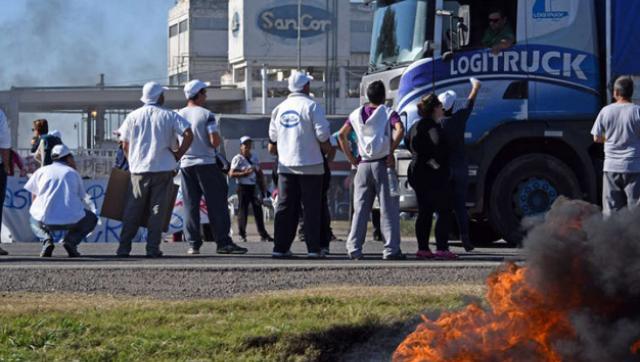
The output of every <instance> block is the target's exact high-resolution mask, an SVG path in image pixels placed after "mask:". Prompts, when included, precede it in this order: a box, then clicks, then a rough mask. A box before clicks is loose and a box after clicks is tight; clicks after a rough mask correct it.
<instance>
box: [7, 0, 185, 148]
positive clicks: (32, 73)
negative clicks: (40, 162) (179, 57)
mask: <svg viewBox="0 0 640 362" xmlns="http://www.w3.org/2000/svg"><path fill="white" fill-rule="evenodd" d="M174 4H175V0H0V9H2V10H1V11H0V34H1V35H0V90H6V89H9V88H11V87H12V86H18V87H19V86H22V87H25V86H82V85H95V84H96V83H97V82H98V78H99V74H100V73H104V74H105V81H106V84H107V85H129V84H144V83H145V82H147V81H150V80H155V81H159V82H162V83H167V31H168V30H167V27H168V26H167V18H168V12H169V9H171V7H172V6H173V5H174ZM41 116H42V115H38V114H27V113H23V114H21V115H20V128H19V140H18V146H19V147H20V148H25V147H28V145H29V142H30V137H31V122H32V121H33V120H34V119H36V118H40V117H41ZM45 117H46V118H47V119H49V122H50V129H59V130H60V131H62V134H63V141H64V142H65V143H66V144H68V145H69V146H70V147H73V148H75V147H76V146H77V143H78V142H77V139H78V137H77V132H76V131H75V129H74V126H75V125H76V124H77V123H78V122H79V121H80V119H81V116H80V115H74V114H55V115H53V114H47V115H45Z"/></svg>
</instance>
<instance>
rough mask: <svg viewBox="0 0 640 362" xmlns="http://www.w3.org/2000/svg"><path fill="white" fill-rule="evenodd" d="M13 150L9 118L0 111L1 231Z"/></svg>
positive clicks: (1, 253)
mask: <svg viewBox="0 0 640 362" xmlns="http://www.w3.org/2000/svg"><path fill="white" fill-rule="evenodd" d="M10 148H11V130H9V123H8V121H7V117H6V116H5V115H4V112H3V111H2V109H0V163H1V165H0V229H2V205H4V195H5V189H6V188H7V174H8V173H9V168H10V166H11V160H10V156H9V149H10ZM8 254H9V253H7V252H6V251H5V250H4V249H2V248H0V255H8Z"/></svg>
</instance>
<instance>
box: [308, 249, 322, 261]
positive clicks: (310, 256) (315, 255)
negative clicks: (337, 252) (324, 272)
mask: <svg viewBox="0 0 640 362" xmlns="http://www.w3.org/2000/svg"><path fill="white" fill-rule="evenodd" d="M326 257H327V256H326V255H325V253H324V252H323V251H322V250H320V251H319V252H317V253H316V252H309V253H307V259H324V258H326Z"/></svg>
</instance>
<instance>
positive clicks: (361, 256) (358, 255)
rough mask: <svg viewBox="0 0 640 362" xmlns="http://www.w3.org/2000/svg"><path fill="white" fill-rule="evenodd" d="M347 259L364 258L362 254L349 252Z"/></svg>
mask: <svg viewBox="0 0 640 362" xmlns="http://www.w3.org/2000/svg"><path fill="white" fill-rule="evenodd" d="M349 259H351V260H364V255H362V254H355V255H352V254H349Z"/></svg>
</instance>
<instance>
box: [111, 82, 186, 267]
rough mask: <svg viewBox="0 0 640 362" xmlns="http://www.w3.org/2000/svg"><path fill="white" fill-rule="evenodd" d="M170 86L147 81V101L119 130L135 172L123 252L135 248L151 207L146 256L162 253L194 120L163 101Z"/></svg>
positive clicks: (123, 254)
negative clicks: (180, 162) (164, 230)
mask: <svg viewBox="0 0 640 362" xmlns="http://www.w3.org/2000/svg"><path fill="white" fill-rule="evenodd" d="M165 89H166V88H165V87H162V86H161V85H159V84H158V83H155V82H149V83H147V84H145V85H144V87H143V88H142V98H140V100H141V101H142V103H144V106H142V107H140V108H138V109H136V110H135V111H133V112H131V113H129V115H127V118H125V120H124V122H123V123H122V126H121V127H120V129H119V130H118V131H119V132H120V140H121V141H122V147H123V149H124V153H125V155H126V156H127V159H128V160H129V171H130V172H131V194H130V195H129V196H130V198H129V200H128V202H127V206H126V209H125V211H124V216H123V220H122V231H121V233H120V246H119V247H118V251H117V255H118V256H121V257H127V256H129V254H130V253H131V240H132V239H133V238H134V237H135V235H136V234H137V232H138V228H139V226H140V224H141V222H142V220H141V217H142V215H143V214H144V211H145V210H148V211H149V220H148V222H147V225H148V234H147V247H146V254H147V257H151V258H155V257H160V256H162V252H161V251H160V239H161V238H162V226H163V225H164V220H165V216H166V213H167V212H170V210H171V209H172V205H169V203H170V200H169V191H168V190H171V185H172V184H173V175H174V171H175V170H176V169H177V167H178V163H177V161H178V160H180V158H182V155H184V153H185V152H186V151H187V149H188V148H189V146H190V145H191V141H192V140H193V133H192V132H191V128H190V125H189V122H187V121H186V120H185V119H184V118H182V117H181V116H180V115H179V114H177V113H176V112H173V111H171V110H168V109H165V108H163V107H162V105H163V104H164V91H165ZM178 137H182V142H181V143H180V145H179V147H178V150H177V151H174V150H173V148H172V147H173V145H174V144H175V141H176V139H177V138H178Z"/></svg>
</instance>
